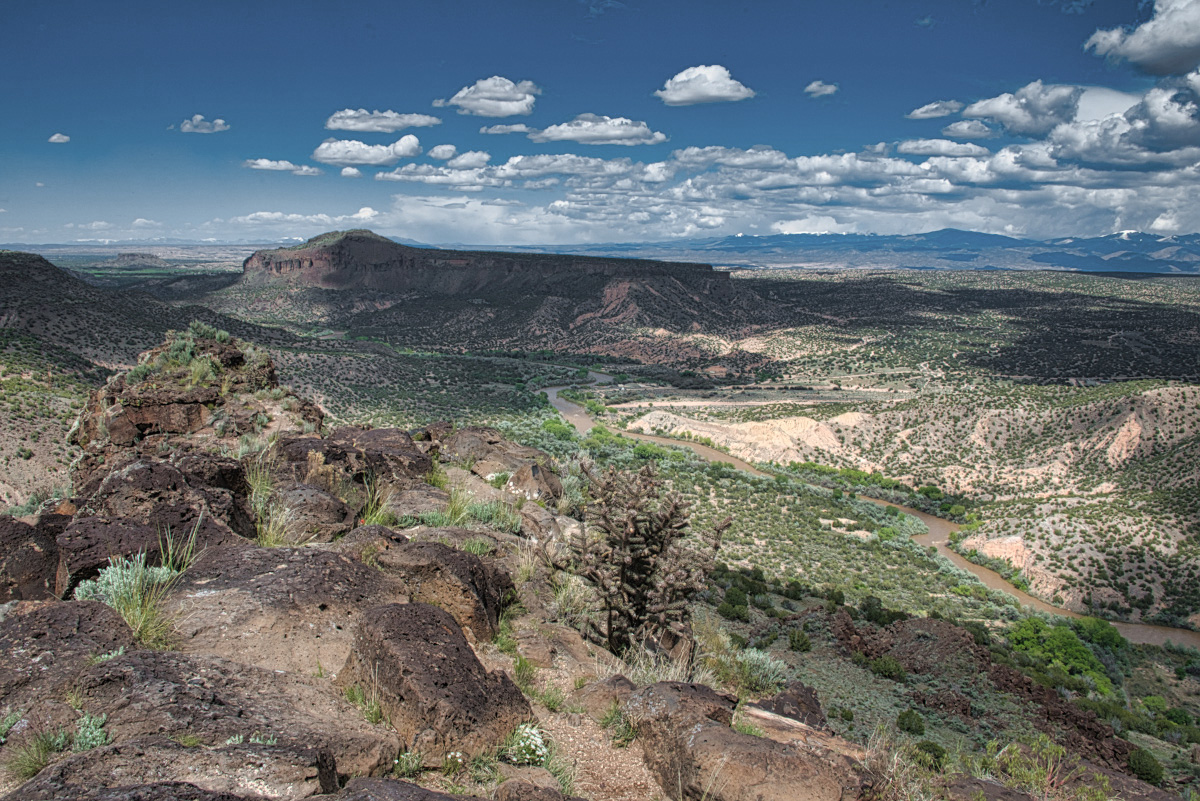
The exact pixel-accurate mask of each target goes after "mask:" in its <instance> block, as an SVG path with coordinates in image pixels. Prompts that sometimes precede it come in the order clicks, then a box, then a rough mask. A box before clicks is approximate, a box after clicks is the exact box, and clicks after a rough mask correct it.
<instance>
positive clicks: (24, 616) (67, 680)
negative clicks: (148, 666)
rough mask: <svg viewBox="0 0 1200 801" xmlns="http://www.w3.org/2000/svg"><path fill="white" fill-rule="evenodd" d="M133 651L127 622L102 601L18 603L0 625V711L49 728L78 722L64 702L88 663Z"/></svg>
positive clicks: (131, 635) (131, 637)
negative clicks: (11, 713)
mask: <svg viewBox="0 0 1200 801" xmlns="http://www.w3.org/2000/svg"><path fill="white" fill-rule="evenodd" d="M133 647H134V642H133V632H131V631H130V630H129V627H128V626H127V625H125V621H124V620H122V619H121V616H120V615H118V614H117V613H116V612H114V611H113V610H112V609H111V608H109V607H108V606H106V605H104V604H102V603H99V602H97V601H68V602H62V603H60V602H58V601H25V602H21V603H18V604H15V605H14V606H12V607H11V608H10V611H9V613H8V614H7V615H6V616H5V617H4V619H3V620H2V621H0V709H5V708H7V709H10V710H15V711H20V712H22V713H24V716H25V718H26V719H27V720H31V721H35V722H36V723H37V725H39V726H45V727H49V728H54V727H55V726H57V725H61V724H65V723H67V722H70V721H73V720H74V719H75V717H76V715H75V713H74V711H73V710H71V709H70V708H69V707H68V706H67V705H66V703H65V702H64V700H63V698H64V696H65V694H66V691H67V689H68V688H69V687H70V686H71V684H72V683H73V682H74V681H75V678H76V677H77V676H78V675H79V673H80V672H81V671H83V670H85V669H86V668H87V667H88V662H89V659H91V658H92V657H94V656H99V655H101V654H108V653H113V652H115V651H117V650H119V649H121V648H124V649H126V650H132V649H133ZM18 725H20V724H18Z"/></svg>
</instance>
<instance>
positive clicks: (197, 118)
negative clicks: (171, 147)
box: [179, 114, 229, 134]
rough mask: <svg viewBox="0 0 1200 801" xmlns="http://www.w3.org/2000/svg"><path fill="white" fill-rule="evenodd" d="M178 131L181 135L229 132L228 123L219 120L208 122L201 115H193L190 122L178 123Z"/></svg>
mask: <svg viewBox="0 0 1200 801" xmlns="http://www.w3.org/2000/svg"><path fill="white" fill-rule="evenodd" d="M179 130H180V131H182V132H183V133H203V134H211V133H221V131H228V130H229V123H227V122H225V120H222V119H220V118H218V119H215V120H212V121H209V120H206V119H204V115H203V114H193V115H192V118H191V119H190V120H184V121H183V122H181V123H179Z"/></svg>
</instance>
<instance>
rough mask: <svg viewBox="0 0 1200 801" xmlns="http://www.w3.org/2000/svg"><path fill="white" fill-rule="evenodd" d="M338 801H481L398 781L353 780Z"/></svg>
mask: <svg viewBox="0 0 1200 801" xmlns="http://www.w3.org/2000/svg"><path fill="white" fill-rule="evenodd" d="M337 801H481V799H478V798H476V796H473V795H472V796H465V795H446V794H445V793H439V792H437V791H435V790H426V789H425V788H424V787H420V786H418V785H415V784H409V783H408V782H402V781H400V780H398V779H351V780H350V781H349V782H347V784H346V786H345V787H344V788H342V792H341V793H340V794H338V795H337Z"/></svg>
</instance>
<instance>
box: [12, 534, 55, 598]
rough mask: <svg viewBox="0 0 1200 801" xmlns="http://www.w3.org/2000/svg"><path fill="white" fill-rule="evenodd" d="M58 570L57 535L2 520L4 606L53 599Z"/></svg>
mask: <svg viewBox="0 0 1200 801" xmlns="http://www.w3.org/2000/svg"><path fill="white" fill-rule="evenodd" d="M57 570H58V544H57V543H56V542H55V534H54V533H53V532H51V531H46V530H45V529H43V528H40V527H34V526H31V525H29V524H28V523H24V522H22V521H20V520H17V519H16V518H13V517H9V516H7V515H4V516H0V603H8V602H9V601H37V600H45V599H48V598H53V597H54V576H55V573H56V571H57Z"/></svg>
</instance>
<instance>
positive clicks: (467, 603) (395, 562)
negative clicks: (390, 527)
mask: <svg viewBox="0 0 1200 801" xmlns="http://www.w3.org/2000/svg"><path fill="white" fill-rule="evenodd" d="M375 558H376V560H377V563H378V564H379V566H380V567H381V568H383V569H384V570H385V571H387V572H388V573H390V574H392V575H394V576H396V577H397V578H398V579H399V580H400V581H401V582H402V584H403V586H404V588H405V591H406V592H407V593H408V595H409V596H410V598H411V599H412V600H413V601H417V602H420V603H425V604H432V605H433V606H436V607H439V608H440V609H444V610H445V611H447V612H449V613H450V614H451V615H452V616H453V617H454V620H455V621H456V622H457V623H458V625H459V626H462V627H463V629H464V633H465V634H466V635H467V638H468V639H469V640H474V641H476V642H486V641H488V640H491V639H492V638H493V637H494V636H496V630H497V626H498V625H499V623H500V612H501V607H502V605H503V603H504V601H505V599H507V598H508V597H509V596H510V595H511V594H512V593H513V592H514V587H513V583H512V579H511V578H510V577H509V576H508V574H507V573H505V572H504V571H502V570H498V569H496V568H495V567H492V566H491V565H489V564H487V563H485V562H484V561H483V560H481V559H480V558H479V557H478V556H475V555H474V554H471V553H467V552H466V551H460V550H458V549H457V548H451V547H450V546H448V545H443V544H442V543H440V542H409V543H406V544H404V545H400V546H398V547H395V548H390V549H388V550H385V551H381V552H379V553H378V554H377V556H376V557H375Z"/></svg>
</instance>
